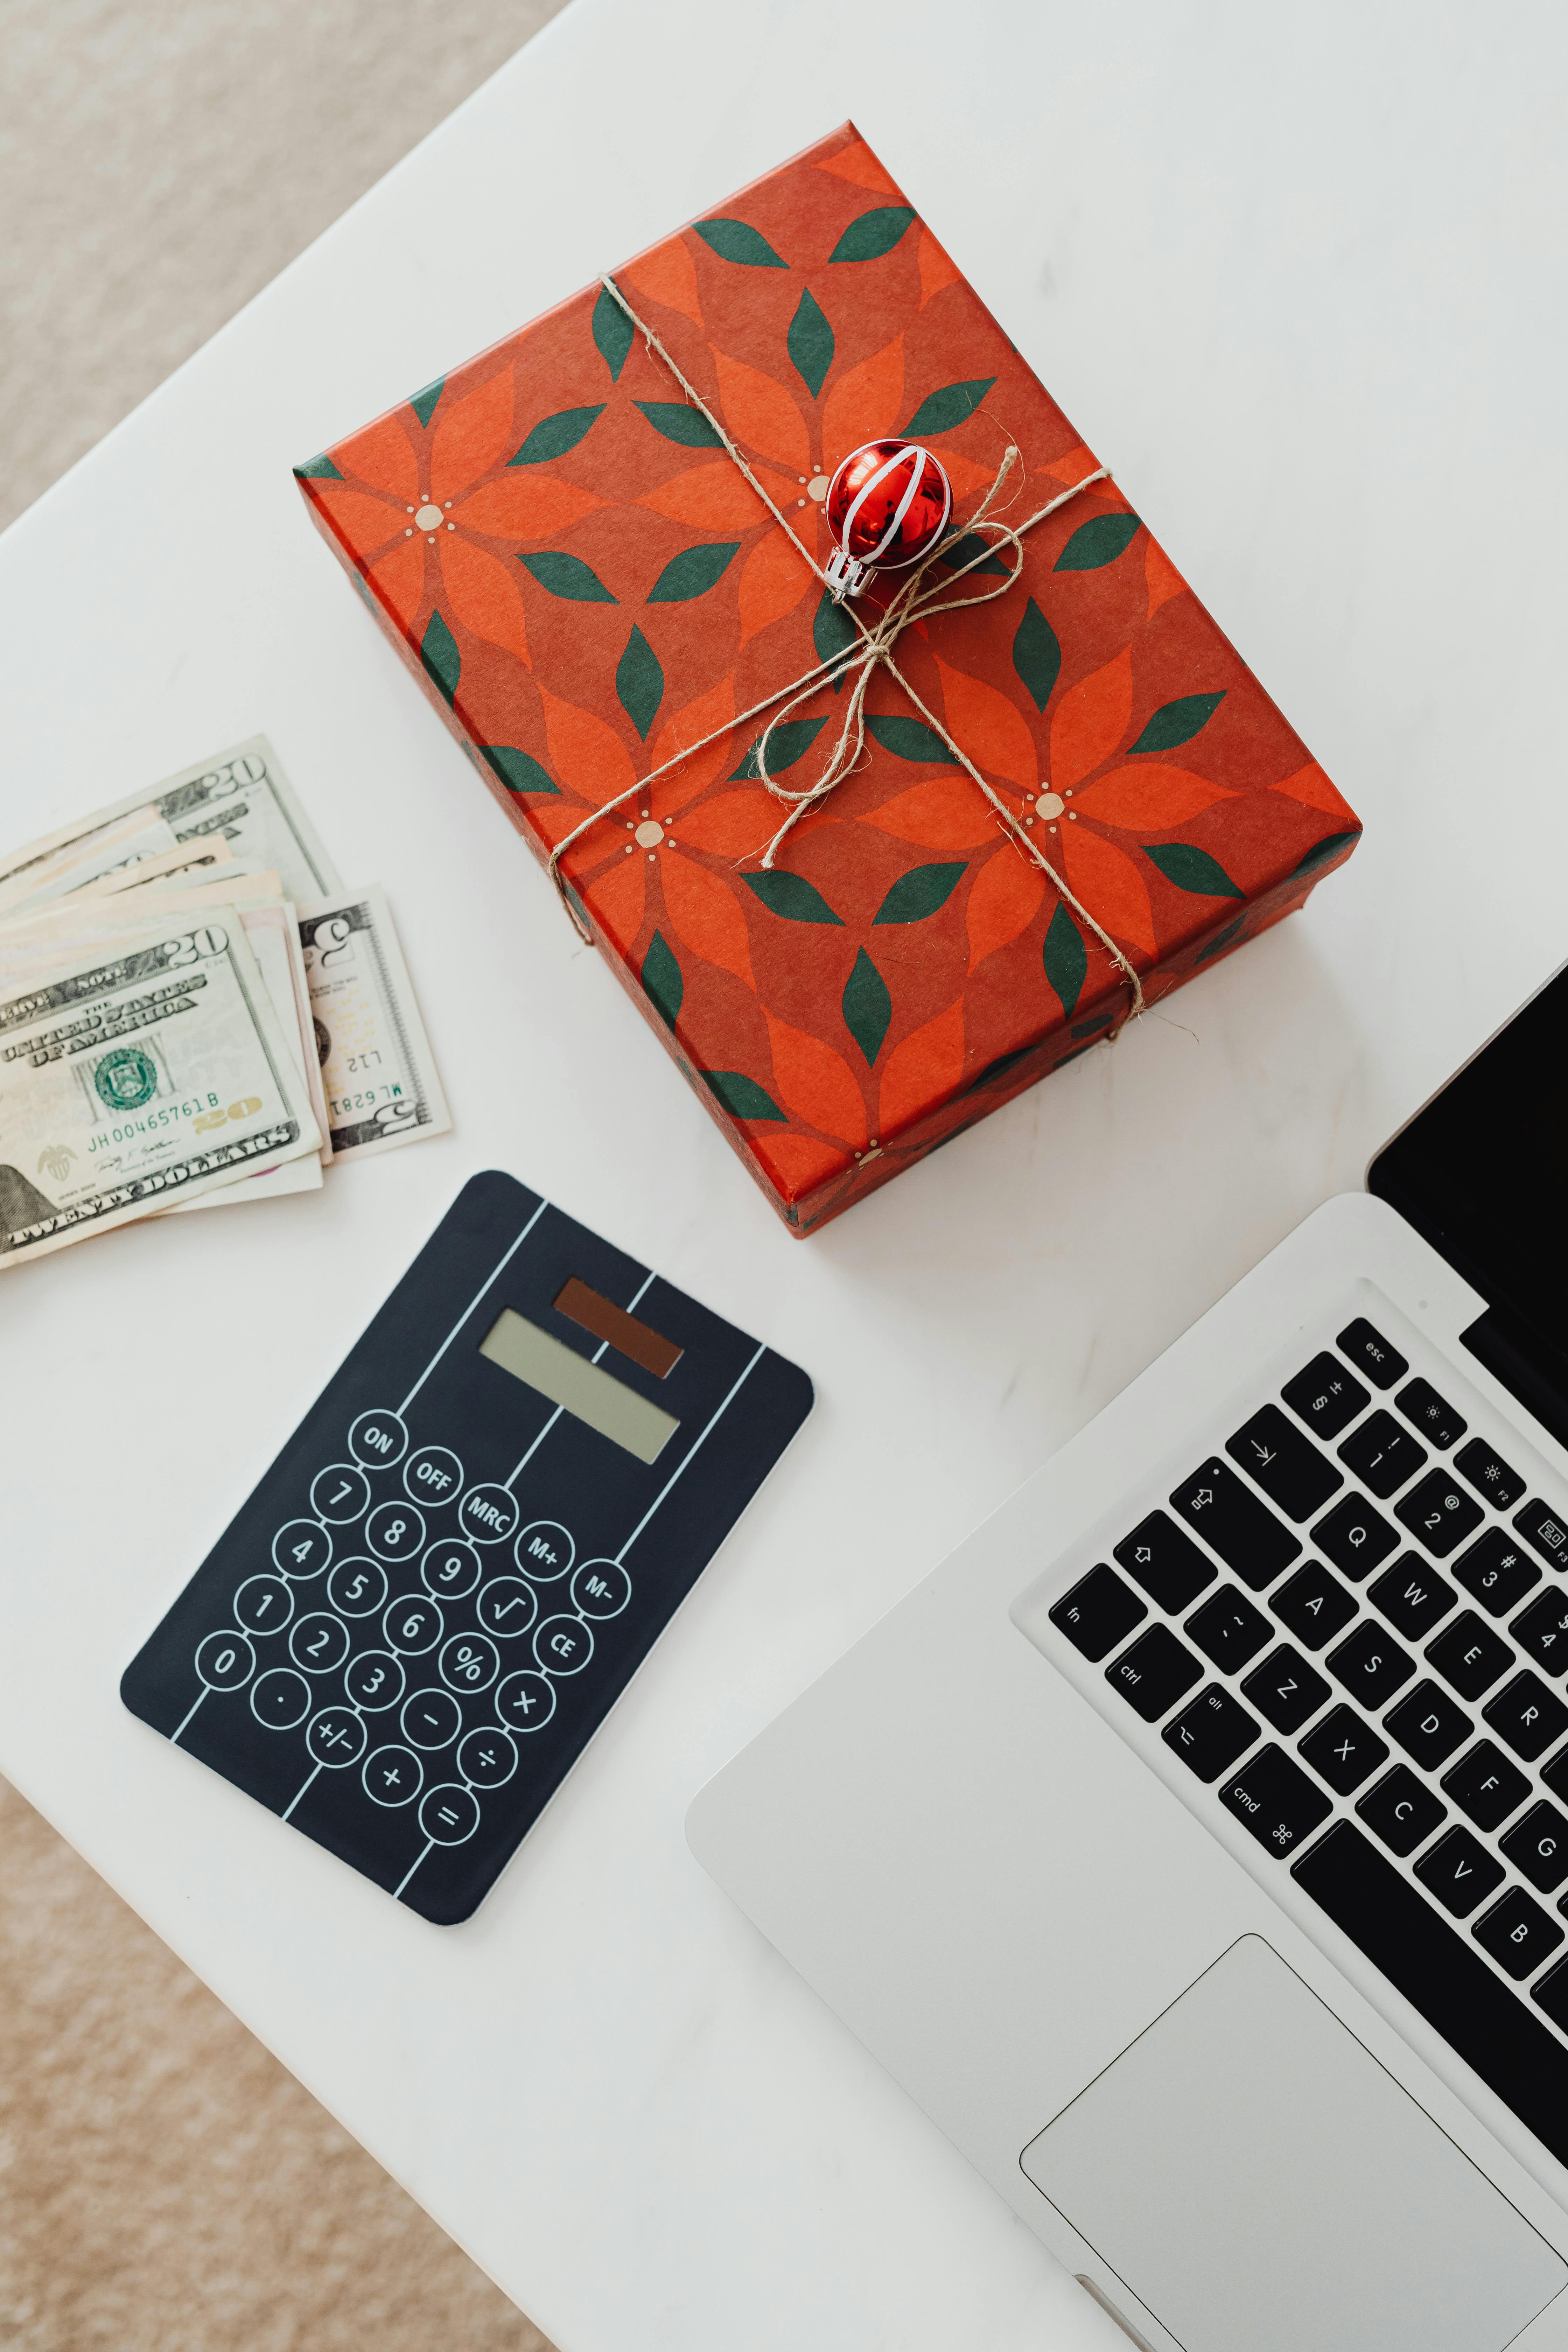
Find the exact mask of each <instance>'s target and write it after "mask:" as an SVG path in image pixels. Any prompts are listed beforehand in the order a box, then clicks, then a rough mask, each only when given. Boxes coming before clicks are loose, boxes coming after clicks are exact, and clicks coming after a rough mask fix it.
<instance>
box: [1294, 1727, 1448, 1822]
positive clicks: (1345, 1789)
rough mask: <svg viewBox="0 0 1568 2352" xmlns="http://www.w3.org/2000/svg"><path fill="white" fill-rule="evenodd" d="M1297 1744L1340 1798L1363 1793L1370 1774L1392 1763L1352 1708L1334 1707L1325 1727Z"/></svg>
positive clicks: (1313, 1730)
mask: <svg viewBox="0 0 1568 2352" xmlns="http://www.w3.org/2000/svg"><path fill="white" fill-rule="evenodd" d="M1296 1744H1297V1746H1298V1748H1300V1752H1301V1754H1302V1755H1303V1756H1304V1757H1305V1758H1306V1759H1307V1761H1308V1763H1309V1764H1310V1766H1311V1768H1312V1769H1313V1771H1314V1772H1316V1773H1318V1774H1319V1775H1320V1776H1321V1778H1322V1779H1323V1780H1326V1781H1327V1782H1328V1784H1329V1786H1330V1788H1331V1789H1332V1790H1333V1791H1334V1793H1335V1795H1336V1796H1340V1797H1348V1796H1349V1795H1350V1793H1351V1791H1352V1789H1359V1788H1360V1787H1361V1784H1362V1782H1363V1780H1365V1779H1366V1776H1367V1774H1368V1773H1369V1772H1375V1771H1376V1769H1377V1768H1378V1766H1379V1765H1380V1764H1383V1763H1386V1761H1387V1760H1388V1744H1387V1742H1386V1741H1385V1740H1383V1739H1380V1738H1378V1736H1377V1734H1376V1732H1375V1731H1373V1730H1371V1729H1370V1728H1369V1727H1368V1726H1367V1725H1366V1724H1364V1723H1363V1721H1362V1719H1361V1717H1360V1716H1359V1715H1357V1713H1356V1712H1355V1709H1354V1708H1353V1707H1349V1706H1335V1707H1331V1708H1330V1710H1329V1712H1328V1714H1327V1715H1325V1716H1324V1717H1323V1719H1322V1721H1321V1723H1317V1724H1314V1725H1313V1727H1312V1728H1311V1730H1310V1731H1309V1732H1308V1734H1307V1736H1306V1738H1305V1739H1301V1740H1298V1742H1297V1743H1296ZM1441 1810H1442V1809H1441V1807H1439V1809H1438V1811H1439V1814H1440V1813H1441Z"/></svg>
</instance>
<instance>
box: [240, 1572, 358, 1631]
mask: <svg viewBox="0 0 1568 2352" xmlns="http://www.w3.org/2000/svg"><path fill="white" fill-rule="evenodd" d="M335 1572H336V1571H335V1570H334V1573H335ZM328 1591H329V1593H330V1592H331V1586H330V1585H329V1587H328ZM293 1614H294V1595H293V1594H292V1593H291V1592H290V1591H289V1587H288V1586H287V1584H285V1582H284V1581H283V1579H282V1578H281V1577H280V1576H247V1578H246V1580H245V1582H244V1583H243V1584H242V1585H241V1586H240V1588H239V1591H237V1593H236V1594H235V1596H234V1622H235V1623H236V1624H237V1625H243V1626H244V1628H245V1630H246V1632H247V1633H281V1632H282V1631H283V1628H284V1626H285V1625H287V1623H288V1622H289V1618H290V1617H292V1615H293Z"/></svg>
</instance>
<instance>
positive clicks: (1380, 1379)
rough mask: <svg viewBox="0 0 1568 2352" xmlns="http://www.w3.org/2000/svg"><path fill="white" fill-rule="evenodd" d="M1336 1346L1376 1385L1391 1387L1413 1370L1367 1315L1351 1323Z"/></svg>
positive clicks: (1381, 1387) (1384, 1387) (1358, 1317)
mask: <svg viewBox="0 0 1568 2352" xmlns="http://www.w3.org/2000/svg"><path fill="white" fill-rule="evenodd" d="M1334 1345H1335V1346H1336V1347H1337V1348H1338V1349H1339V1350H1340V1352H1341V1354H1342V1356H1343V1357H1344V1358H1345V1360H1346V1361H1347V1362H1348V1363H1352V1364H1353V1365H1354V1366H1355V1369H1356V1370H1357V1371H1358V1372H1361V1373H1363V1375H1364V1376H1365V1378H1366V1379H1367V1380H1369V1381H1371V1382H1372V1384H1373V1388H1377V1389H1391V1388H1392V1387H1393V1386H1394V1381H1402V1380H1403V1379H1404V1378H1405V1373H1406V1372H1407V1371H1408V1370H1410V1367H1409V1365H1408V1364H1407V1363H1406V1362H1405V1359H1404V1357H1403V1356H1402V1355H1401V1354H1400V1352H1399V1350H1398V1349H1397V1348H1391V1347H1390V1346H1389V1344H1388V1341H1387V1340H1386V1339H1384V1336H1383V1334H1382V1332H1381V1331H1380V1330H1379V1329H1378V1328H1377V1326H1376V1325H1375V1324H1374V1323H1369V1322H1368V1321H1367V1319H1366V1317H1365V1316H1364V1315H1358V1316H1357V1317H1356V1318H1355V1321H1354V1322H1353V1323H1347V1324H1346V1325H1345V1328H1344V1329H1343V1330H1342V1332H1341V1333H1340V1336H1339V1338H1338V1339H1336V1340H1335V1342H1334Z"/></svg>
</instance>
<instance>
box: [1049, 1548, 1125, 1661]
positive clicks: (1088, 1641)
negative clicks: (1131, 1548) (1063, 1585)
mask: <svg viewBox="0 0 1568 2352" xmlns="http://www.w3.org/2000/svg"><path fill="white" fill-rule="evenodd" d="M1148 1614H1149V1607H1148V1603H1147V1602H1146V1601H1140V1600H1139V1598H1138V1595H1137V1594H1136V1593H1135V1592H1134V1591H1133V1590H1132V1587H1131V1585H1130V1584H1124V1583H1123V1582H1122V1580H1121V1577H1119V1576H1118V1575H1117V1573H1116V1570H1114V1569H1113V1568H1107V1567H1106V1566H1105V1564H1104V1562H1103V1561H1102V1562H1101V1563H1100V1566H1099V1567H1098V1568H1091V1569H1090V1570H1089V1574H1088V1575H1087V1576H1085V1577H1080V1578H1079V1581H1078V1582H1077V1583H1076V1584H1075V1585H1074V1586H1073V1589H1072V1591H1070V1592H1064V1593H1063V1595H1062V1597H1061V1599H1060V1600H1059V1601H1058V1602H1057V1604H1056V1606H1055V1608H1054V1609H1053V1610H1052V1611H1051V1612H1050V1617H1051V1622H1052V1624H1053V1625H1054V1626H1056V1628H1057V1630H1058V1633H1065V1634H1066V1635H1067V1637H1068V1641H1069V1642H1070V1643H1072V1645H1073V1648H1074V1649H1075V1650H1081V1651H1082V1653H1083V1654H1084V1656H1085V1657H1086V1658H1088V1659H1089V1660H1090V1661H1091V1662H1092V1663H1093V1664H1096V1665H1098V1664H1099V1663H1100V1659H1101V1658H1104V1657H1108V1656H1109V1655H1110V1652H1111V1651H1112V1650H1114V1649H1115V1647H1116V1644H1117V1643H1118V1642H1124V1641H1125V1640H1126V1638H1127V1636H1128V1634H1129V1633H1131V1631H1132V1628H1133V1627H1134V1625H1141V1624H1142V1622H1143V1620H1144V1618H1145V1617H1147V1615H1148Z"/></svg>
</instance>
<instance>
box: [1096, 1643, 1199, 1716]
mask: <svg viewBox="0 0 1568 2352" xmlns="http://www.w3.org/2000/svg"><path fill="white" fill-rule="evenodd" d="M1202 1673H1203V1668H1202V1666H1200V1665H1199V1664H1198V1662H1197V1660H1196V1659H1195V1658H1194V1655H1193V1654H1192V1652H1191V1651H1190V1650H1188V1649H1185V1648H1184V1647H1183V1645H1182V1643H1180V1642H1178V1641H1177V1639H1176V1637H1175V1635H1174V1634H1173V1633H1172V1631H1171V1629H1170V1627H1169V1626H1168V1625H1151V1626H1150V1628H1149V1630H1148V1632H1147V1633H1140V1634H1139V1636H1138V1639H1137V1640H1136V1641H1135V1642H1134V1643H1133V1644H1132V1647H1131V1649H1130V1650H1123V1652H1122V1653H1121V1656H1120V1657H1119V1658H1113V1659H1112V1660H1111V1662H1110V1665H1108V1666H1107V1667H1106V1669H1105V1679H1106V1681H1107V1682H1108V1683H1109V1684H1110V1687H1111V1689H1112V1690H1117V1691H1120V1692H1121V1696H1122V1697H1123V1698H1124V1699H1125V1700H1126V1701H1127V1704H1128V1706H1130V1707H1131V1709H1132V1712H1133V1713H1134V1715H1141V1716H1142V1718H1143V1720H1144V1722H1145V1723H1158V1721H1159V1719H1160V1717H1162V1716H1163V1714H1165V1713H1166V1711H1167V1709H1169V1708H1171V1707H1173V1706H1175V1704H1176V1701H1177V1700H1178V1699H1179V1698H1180V1697H1181V1696H1182V1693H1183V1692H1184V1691H1189V1690H1191V1688H1192V1686H1193V1685H1194V1683H1195V1682H1196V1681H1197V1679H1198V1677H1199V1676H1200V1675H1201V1674H1202Z"/></svg>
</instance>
